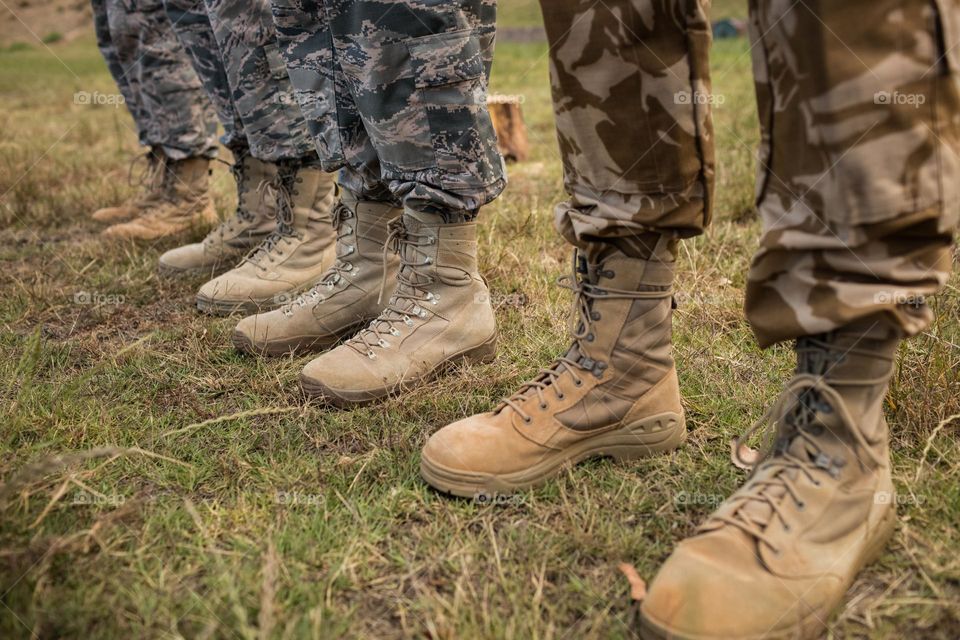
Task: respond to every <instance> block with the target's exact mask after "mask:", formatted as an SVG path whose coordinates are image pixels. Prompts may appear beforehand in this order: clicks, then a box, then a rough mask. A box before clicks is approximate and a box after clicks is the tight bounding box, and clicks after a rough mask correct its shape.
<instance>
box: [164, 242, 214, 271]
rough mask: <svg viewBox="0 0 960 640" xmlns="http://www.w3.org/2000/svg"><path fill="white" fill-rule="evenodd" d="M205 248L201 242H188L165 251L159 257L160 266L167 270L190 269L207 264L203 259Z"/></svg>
mask: <svg viewBox="0 0 960 640" xmlns="http://www.w3.org/2000/svg"><path fill="white" fill-rule="evenodd" d="M203 257H204V250H203V245H202V244H200V243H195V244H187V245H183V246H182V247H177V248H175V249H170V250H169V251H165V252H164V253H163V254H162V255H161V256H160V259H159V266H160V268H161V269H162V270H165V271H190V270H193V269H200V268H203V267H205V266H207V265H206V264H205V263H206V261H204V260H203Z"/></svg>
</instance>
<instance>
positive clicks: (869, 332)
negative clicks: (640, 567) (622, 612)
mask: <svg viewBox="0 0 960 640" xmlns="http://www.w3.org/2000/svg"><path fill="white" fill-rule="evenodd" d="M898 341H899V336H898V335H897V334H896V332H895V331H893V330H891V329H888V328H886V326H885V325H877V324H873V325H872V326H863V325H862V326H859V327H849V328H847V329H845V330H843V331H839V332H836V333H834V334H828V335H819V336H812V337H807V338H803V339H800V340H798V341H797V360H798V366H797V371H796V375H795V376H794V378H793V379H792V380H791V381H790V382H788V383H787V385H786V389H785V390H784V391H783V393H782V394H781V396H780V398H779V399H778V400H777V402H776V403H775V404H774V406H773V407H772V408H771V409H770V410H769V411H768V412H767V414H766V415H765V416H764V418H763V419H762V420H761V421H760V422H759V423H758V424H757V425H756V426H755V427H754V428H753V429H751V430H750V431H749V432H748V433H747V435H746V436H744V439H745V438H746V437H749V435H750V434H752V433H754V432H755V431H756V430H758V429H761V428H768V429H770V430H772V436H773V442H772V445H771V446H770V447H768V450H767V452H766V455H765V456H764V457H763V458H762V460H761V462H760V463H759V464H758V465H757V466H756V467H755V468H754V470H753V473H752V475H751V476H750V478H749V480H747V482H746V484H744V485H743V487H741V488H740V489H739V490H738V491H737V492H736V493H734V494H733V495H732V496H731V497H730V498H728V499H727V500H726V501H725V502H724V503H723V504H721V505H720V508H719V509H717V511H716V512H714V514H713V515H712V516H710V518H708V519H707V521H706V522H705V523H704V524H703V525H701V527H700V528H699V530H698V532H697V534H696V535H694V536H693V537H691V538H689V539H687V540H685V541H683V542H682V543H680V545H679V546H678V547H677V548H676V550H675V551H674V552H673V555H671V556H670V558H669V559H668V560H667V562H666V563H665V564H664V565H663V568H661V570H660V573H659V574H658V575H657V577H656V579H655V580H654V581H653V583H652V585H651V587H650V590H649V592H648V594H647V597H646V599H645V600H644V601H643V605H642V607H641V617H642V619H641V635H642V636H643V637H644V638H648V639H650V638H657V639H662V638H687V639H690V640H692V639H694V638H696V639H698V640H699V639H702V638H725V639H726V638H730V639H731V640H733V639H737V638H740V639H744V640H745V639H746V638H751V639H753V638H791V639H793V638H810V639H812V638H818V637H820V636H821V634H822V633H823V631H824V629H825V628H826V625H827V620H829V618H830V614H831V612H832V611H833V610H834V609H835V608H836V607H837V605H839V604H840V602H841V600H842V599H843V595H844V593H845V592H846V590H847V588H848V587H849V586H850V585H851V583H852V582H853V580H854V578H855V577H856V575H857V573H858V572H859V571H860V569H862V568H863V567H864V566H865V565H866V564H868V563H869V562H871V561H872V560H873V559H874V558H876V557H877V556H878V555H879V554H880V553H881V551H882V550H883V547H884V545H885V544H886V542H887V540H888V539H889V538H890V536H891V534H892V533H893V529H894V524H895V519H896V514H895V507H894V502H895V501H894V499H893V484H892V483H891V480H890V459H889V452H888V449H887V424H886V421H885V420H884V417H883V398H884V396H885V394H886V390H887V380H888V379H889V377H890V375H891V373H892V369H893V359H894V355H895V353H896V348H897V344H898ZM739 450H740V449H739V447H737V449H736V451H737V452H738V451H739ZM735 454H736V452H735Z"/></svg>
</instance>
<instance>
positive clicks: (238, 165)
mask: <svg viewBox="0 0 960 640" xmlns="http://www.w3.org/2000/svg"><path fill="white" fill-rule="evenodd" d="M246 153H249V152H246ZM245 157H246V156H245V155H243V156H240V157H237V158H236V159H235V160H234V162H233V163H232V164H231V163H229V162H226V161H224V160H220V159H219V158H217V161H218V162H223V163H224V164H226V165H227V167H228V169H229V170H230V174H231V175H232V176H233V179H234V182H236V183H237V210H236V212H234V214H233V215H232V216H230V217H229V218H227V219H226V220H223V221H221V222H220V224H218V225H217V227H216V228H215V229H214V230H213V231H212V232H210V233H209V234H208V235H207V237H206V238H205V239H204V242H206V243H207V244H211V243H212V242H213V241H214V239H215V238H223V237H225V236H228V235H233V234H234V232H235V231H236V229H237V224H242V223H245V222H246V223H249V222H253V220H254V217H255V216H254V215H253V212H251V211H247V209H246V208H245V207H244V206H243V198H244V196H245V195H246V194H247V192H248V191H250V176H249V175H248V174H247V171H246V164H245V162H244V160H245ZM261 186H262V184H261V185H257V189H258V190H259V188H260V187H261Z"/></svg>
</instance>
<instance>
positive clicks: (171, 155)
mask: <svg viewBox="0 0 960 640" xmlns="http://www.w3.org/2000/svg"><path fill="white" fill-rule="evenodd" d="M133 6H134V8H135V10H136V11H138V12H139V13H140V14H141V16H142V19H143V22H142V24H141V27H140V31H139V34H138V36H139V37H138V39H137V47H138V51H137V57H136V59H135V60H134V66H133V68H132V69H131V70H130V71H127V73H128V74H129V73H133V74H135V75H134V77H135V78H136V82H137V84H138V85H139V90H140V96H141V99H142V102H143V108H144V112H145V113H146V114H147V119H148V124H147V137H148V141H149V143H150V144H151V145H154V146H158V147H159V148H160V150H161V151H162V153H163V155H164V163H163V164H164V172H163V176H164V180H163V185H162V186H163V191H164V193H163V202H161V203H160V204H157V205H156V206H151V207H149V208H147V209H145V210H144V211H143V213H142V214H141V215H140V217H139V218H137V219H136V220H133V221H131V222H128V223H124V224H120V225H114V226H112V227H109V228H108V229H106V230H105V231H104V235H105V236H106V237H108V238H114V239H135V240H155V239H158V238H163V237H168V236H177V235H182V234H193V233H197V232H198V231H201V230H203V231H205V230H206V229H207V228H209V227H210V226H211V225H212V224H214V223H215V222H217V215H216V211H215V210H214V208H213V202H212V201H211V199H210V196H209V193H208V189H209V171H210V169H209V164H210V159H211V158H213V157H214V156H215V155H216V152H217V140H216V128H217V123H216V118H215V115H214V111H213V107H212V106H211V104H210V101H209V100H208V99H207V97H206V95H205V94H204V92H203V89H202V87H201V84H200V80H199V79H198V78H197V75H196V73H195V72H194V70H193V67H192V65H191V62H190V59H189V56H188V55H187V53H186V51H185V50H184V49H183V47H182V46H181V45H180V43H179V41H178V40H177V37H176V35H175V34H174V32H173V29H172V27H171V25H170V21H169V19H168V18H167V15H166V12H165V11H164V8H163V2H162V0H136V1H135V2H133Z"/></svg>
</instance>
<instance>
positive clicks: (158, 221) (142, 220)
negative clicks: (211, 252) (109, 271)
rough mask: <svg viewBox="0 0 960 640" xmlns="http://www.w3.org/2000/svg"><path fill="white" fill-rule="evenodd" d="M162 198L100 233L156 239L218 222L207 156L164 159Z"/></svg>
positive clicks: (117, 237)
mask: <svg viewBox="0 0 960 640" xmlns="http://www.w3.org/2000/svg"><path fill="white" fill-rule="evenodd" d="M165 167H166V178H165V188H164V195H163V198H162V200H161V201H160V202H159V203H157V204H156V205H155V206H151V207H150V208H149V209H147V210H146V211H144V213H143V214H142V215H141V216H140V217H139V218H136V219H134V220H131V221H130V222H124V223H121V224H115V225H113V226H110V227H107V228H106V229H104V231H103V235H104V236H105V237H107V238H110V239H114V240H158V239H161V238H168V237H179V236H183V235H188V234H200V233H206V232H207V231H208V230H209V229H210V227H212V226H213V225H215V224H216V223H217V222H219V219H218V218H217V212H216V209H214V207H213V201H212V200H211V199H210V193H209V187H210V160H209V159H208V158H187V159H185V160H170V159H167V161H166V163H165Z"/></svg>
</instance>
